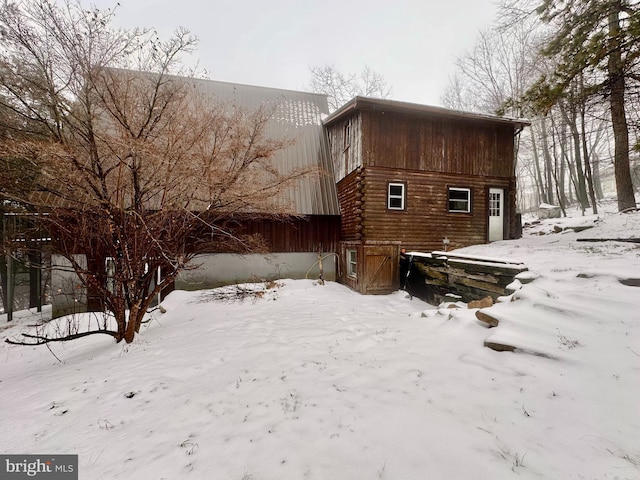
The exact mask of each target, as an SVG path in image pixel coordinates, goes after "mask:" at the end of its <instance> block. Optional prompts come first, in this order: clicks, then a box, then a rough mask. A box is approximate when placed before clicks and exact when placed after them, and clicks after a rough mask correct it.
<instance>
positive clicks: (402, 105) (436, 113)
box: [324, 97, 531, 128]
mask: <svg viewBox="0 0 640 480" xmlns="http://www.w3.org/2000/svg"><path fill="white" fill-rule="evenodd" d="M364 109H370V110H380V111H384V110H387V111H393V112H403V113H410V114H413V115H423V116H425V117H426V116H431V117H441V118H451V119H458V120H476V121H483V122H489V123H502V124H505V123H506V124H511V125H513V126H514V127H516V128H522V127H525V126H528V125H531V122H530V121H529V120H524V119H518V118H509V117H498V116H497V115H488V114H484V113H474V112H463V111H460V110H450V109H448V108H442V107H434V106H431V105H421V104H418V103H409V102H399V101H396V100H383V99H380V98H369V97H355V98H353V99H351V100H350V101H349V102H347V103H346V104H344V105H343V106H342V107H340V108H339V109H338V110H336V111H335V112H333V113H332V114H331V115H330V116H329V117H327V118H326V119H325V120H324V124H325V125H330V124H332V123H334V122H335V121H337V120H339V119H340V118H342V117H344V116H345V115H347V114H348V113H349V112H351V111H353V110H364Z"/></svg>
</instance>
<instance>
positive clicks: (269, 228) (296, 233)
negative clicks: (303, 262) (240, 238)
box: [235, 215, 340, 252]
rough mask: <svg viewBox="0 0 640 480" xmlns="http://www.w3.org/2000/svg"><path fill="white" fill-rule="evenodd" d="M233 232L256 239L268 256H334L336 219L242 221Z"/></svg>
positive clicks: (337, 230)
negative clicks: (255, 237) (278, 254)
mask: <svg viewBox="0 0 640 480" xmlns="http://www.w3.org/2000/svg"><path fill="white" fill-rule="evenodd" d="M235 231H236V233H238V234H240V235H247V234H257V235H260V236H261V237H262V238H264V240H265V241H266V242H267V245H268V247H269V251H270V252H317V251H320V250H322V251H323V252H336V251H337V250H338V241H339V238H340V217H338V216H329V215H310V216H308V217H304V218H294V219H290V220H254V221H245V222H243V223H242V225H241V226H239V227H238V229H237V230H235Z"/></svg>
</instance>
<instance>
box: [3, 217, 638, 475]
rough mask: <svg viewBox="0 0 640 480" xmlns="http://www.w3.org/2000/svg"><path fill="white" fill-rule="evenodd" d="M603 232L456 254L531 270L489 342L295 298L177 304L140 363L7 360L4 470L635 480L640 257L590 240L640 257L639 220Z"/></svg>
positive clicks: (333, 289) (378, 310) (180, 297)
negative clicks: (8, 462) (44, 465)
mask: <svg viewBox="0 0 640 480" xmlns="http://www.w3.org/2000/svg"><path fill="white" fill-rule="evenodd" d="M595 220H596V217H593V218H588V217H579V218H573V219H548V220H544V221H542V222H540V223H539V224H537V225H534V226H532V227H530V228H527V229H526V230H525V237H524V238H523V239H520V240H514V241H503V242H496V243H493V244H490V245H479V246H475V247H469V248H466V249H462V250H460V251H457V252H459V253H464V254H470V255H478V256H489V257H497V258H501V259H512V258H517V259H518V260H519V261H522V262H524V263H525V265H527V266H528V267H529V271H528V272H524V273H523V274H520V275H521V277H520V280H515V281H514V285H513V286H514V288H517V291H516V292H515V293H514V294H513V295H511V296H509V297H504V298H503V299H502V300H503V301H502V302H501V303H498V304H496V305H494V306H493V307H490V308H486V309H484V310H483V311H485V312H486V313H488V314H491V315H492V316H494V317H495V318H497V319H498V320H499V321H500V324H499V326H498V327H496V328H492V329H488V328H486V326H484V325H483V324H482V323H481V322H479V321H478V320H476V318H475V311H476V310H475V309H467V308H447V307H448V306H449V305H442V306H440V307H432V306H430V305H428V304H425V303H423V302H421V301H420V300H418V299H415V298H413V299H410V298H408V297H407V295H406V294H404V292H396V293H394V294H391V295H385V296H362V295H359V294H357V293H355V292H353V291H351V290H349V289H348V288H346V287H344V286H342V285H339V284H336V283H330V282H329V283H327V284H326V285H324V286H321V285H318V284H317V283H316V282H314V281H311V280H295V281H294V280H285V281H282V282H280V284H279V286H278V287H275V288H271V289H266V287H265V286H264V285H255V286H252V288H255V289H257V290H259V291H261V292H262V293H260V294H259V295H255V296H251V297H249V298H246V299H244V300H243V301H240V300H238V299H234V298H233V294H234V292H235V290H234V289H233V288H232V289H226V290H224V291H221V290H215V291H211V290H210V291H204V292H184V291H176V292H173V293H172V294H171V295H170V296H169V297H168V298H167V299H166V300H165V302H163V306H164V308H165V309H166V313H164V314H163V313H160V312H159V311H156V312H154V313H153V316H152V320H151V322H149V323H148V324H147V325H146V326H145V327H144V328H143V331H142V332H141V335H140V336H139V337H138V339H137V340H136V341H135V342H134V343H132V344H130V345H122V344H114V343H113V341H112V340H110V339H109V338H107V337H106V336H105V337H104V338H101V337H90V338H84V339H81V340H77V341H73V342H68V343H64V344H55V345H51V352H50V351H49V350H48V349H47V348H46V347H16V346H10V345H8V344H6V343H4V342H3V343H2V344H1V346H0V349H1V350H0V362H1V363H0V365H1V366H0V425H2V432H3V434H2V435H0V452H2V453H5V454H10V453H16V454H17V453H33V454H44V453H47V454H49V453H58V454H69V453H75V454H78V455H79V461H80V475H79V478H82V479H83V480H85V479H118V478H122V479H131V478H136V479H162V478H166V479H177V478H180V479H229V480H242V479H244V480H249V479H252V480H275V479H376V478H379V479H402V480H411V479H425V478H429V479H467V478H473V479H502V478H512V477H513V478H522V479H540V478H558V479H639V478H640V403H639V401H638V399H639V398H640V326H639V322H638V321H639V320H640V314H639V313H638V312H639V311H640V289H639V288H638V287H633V286H628V285H625V284H623V283H621V281H622V280H628V279H634V278H635V279H640V247H639V246H638V245H637V244H633V243H625V242H597V243H589V242H578V241H577V239H578V238H581V237H587V238H592V237H593V235H595V234H598V235H602V237H601V238H632V237H635V238H638V237H640V213H635V214H626V215H621V214H620V215H611V216H604V215H601V216H600V217H599V218H598V220H597V221H595ZM578 222H582V223H584V222H591V223H593V224H594V225H595V226H594V227H593V228H592V229H590V230H586V231H583V232H580V233H576V232H575V231H572V230H562V231H561V232H560V233H551V232H553V231H554V229H553V227H554V226H556V225H557V226H560V227H562V228H564V227H565V226H569V225H575V224H577V223H578ZM596 229H598V230H596ZM542 233H544V234H542ZM527 282H529V283H527ZM221 292H226V293H227V294H228V297H227V299H220V297H221V296H222V293H221ZM216 296H217V298H218V299H216ZM457 303H458V304H460V302H457ZM462 306H464V305H462ZM15 322H16V324H15V325H14V326H10V327H8V328H4V329H3V330H1V331H0V338H1V339H4V338H7V337H16V336H17V335H19V333H20V332H21V331H23V330H24V329H26V328H28V327H27V326H28V324H30V323H32V320H28V321H27V320H21V319H17V320H16V321H15ZM1 326H2V327H5V324H2V325H1ZM485 340H490V341H496V342H503V343H508V344H510V345H512V346H514V347H516V348H517V349H516V350H515V351H514V352H496V351H493V350H490V349H488V348H486V347H484V342H485ZM52 353H54V354H55V356H56V357H57V358H58V359H60V360H61V361H58V360H57V359H56V358H55V357H54V356H53V355H52Z"/></svg>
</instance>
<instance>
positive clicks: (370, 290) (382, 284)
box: [360, 245, 399, 294]
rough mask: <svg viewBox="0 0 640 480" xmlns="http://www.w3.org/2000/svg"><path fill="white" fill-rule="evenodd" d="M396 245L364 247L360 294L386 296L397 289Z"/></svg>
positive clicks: (397, 258) (397, 255)
mask: <svg viewBox="0 0 640 480" xmlns="http://www.w3.org/2000/svg"><path fill="white" fill-rule="evenodd" d="M398 261H399V253H398V246H397V245H375V246H365V247H364V272H363V274H364V275H363V276H364V278H363V282H362V283H361V285H360V292H362V293H364V294H376V293H378V294H386V293H391V292H393V291H394V290H397V289H398Z"/></svg>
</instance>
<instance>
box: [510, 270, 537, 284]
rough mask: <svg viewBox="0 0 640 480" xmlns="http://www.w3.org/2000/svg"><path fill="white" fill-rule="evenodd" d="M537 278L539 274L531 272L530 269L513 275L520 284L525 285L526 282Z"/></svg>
mask: <svg viewBox="0 0 640 480" xmlns="http://www.w3.org/2000/svg"><path fill="white" fill-rule="evenodd" d="M537 278H540V274H538V273H536V272H532V271H531V270H527V271H525V272H520V273H519V274H517V275H516V276H515V279H516V280H518V281H519V282H520V283H521V284H522V285H526V284H527V283H531V282H533V281H534V280H536V279H537Z"/></svg>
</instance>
